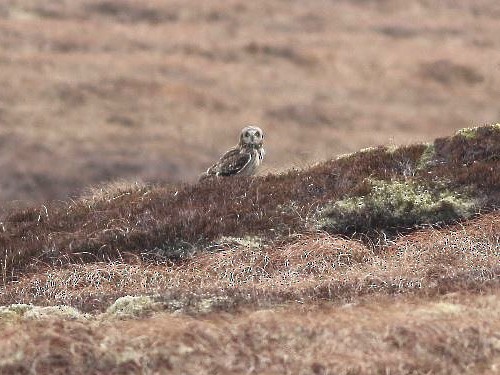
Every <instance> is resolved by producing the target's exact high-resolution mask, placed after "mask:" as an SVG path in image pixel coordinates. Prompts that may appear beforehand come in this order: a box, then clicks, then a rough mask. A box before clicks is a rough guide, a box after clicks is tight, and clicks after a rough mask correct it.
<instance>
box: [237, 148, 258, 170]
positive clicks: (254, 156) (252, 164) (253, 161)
mask: <svg viewBox="0 0 500 375" xmlns="http://www.w3.org/2000/svg"><path fill="white" fill-rule="evenodd" d="M250 155H251V157H250V161H249V162H248V163H247V164H246V165H245V167H244V168H242V169H241V171H240V172H239V173H238V174H239V175H240V176H252V175H253V174H255V171H256V170H257V168H258V167H259V166H260V164H261V163H262V155H263V152H261V150H256V149H252V150H251V151H250Z"/></svg>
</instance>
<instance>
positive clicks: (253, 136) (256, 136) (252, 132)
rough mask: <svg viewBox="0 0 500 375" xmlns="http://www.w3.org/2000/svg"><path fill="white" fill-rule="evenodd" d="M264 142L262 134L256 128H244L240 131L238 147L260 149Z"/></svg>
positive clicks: (259, 129)
mask: <svg viewBox="0 0 500 375" xmlns="http://www.w3.org/2000/svg"><path fill="white" fill-rule="evenodd" d="M263 141H264V133H263V132H262V129H261V128H259V127H257V126H246V127H244V128H243V129H242V130H241V134H240V146H242V147H253V148H261V147H262V142H263Z"/></svg>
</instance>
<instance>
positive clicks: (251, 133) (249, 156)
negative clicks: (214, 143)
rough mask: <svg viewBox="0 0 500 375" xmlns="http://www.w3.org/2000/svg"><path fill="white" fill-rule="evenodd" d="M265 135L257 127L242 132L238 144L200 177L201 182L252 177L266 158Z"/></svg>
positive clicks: (248, 127) (246, 128) (250, 127)
mask: <svg viewBox="0 0 500 375" xmlns="http://www.w3.org/2000/svg"><path fill="white" fill-rule="evenodd" d="M263 141H264V133H263V132H262V129H261V128H259V127H257V126H247V127H245V128H243V129H242V130H241V133H240V139H239V142H238V144H237V145H236V146H235V147H233V148H231V149H229V150H228V151H226V153H225V154H224V155H222V157H221V158H220V160H219V161H218V162H217V163H215V164H214V165H212V166H211V167H210V168H208V169H207V171H206V172H205V173H203V174H202V175H201V176H200V181H201V180H203V179H206V178H209V177H213V176H251V175H253V174H254V173H255V172H256V171H257V168H258V167H259V166H260V164H261V163H262V159H263V158H264V147H263Z"/></svg>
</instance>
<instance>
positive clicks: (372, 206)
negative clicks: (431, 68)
mask: <svg viewBox="0 0 500 375" xmlns="http://www.w3.org/2000/svg"><path fill="white" fill-rule="evenodd" d="M370 184H371V191H370V193H369V194H367V195H365V196H360V197H350V198H346V199H343V200H340V201H336V202H333V203H332V204H329V205H326V206H325V207H324V208H323V209H322V210H320V212H319V226H320V228H322V229H325V230H333V231H337V232H338V231H340V232H350V231H358V230H362V231H366V230H370V229H373V230H377V229H392V228H396V227H397V228H402V227H405V226H406V227H410V226H413V225H416V224H424V223H425V224H435V223H441V222H449V221H451V220H455V219H459V218H467V217H469V216H471V215H472V214H473V213H474V212H475V211H476V209H477V207H478V204H477V202H476V201H475V200H474V199H471V198H469V197H467V196H465V195H463V194H459V193H457V192H451V191H449V190H446V189H443V190H439V191H431V190H429V189H428V188H426V187H425V186H422V185H418V184H416V183H414V182H411V181H389V182H387V181H377V180H375V181H370Z"/></svg>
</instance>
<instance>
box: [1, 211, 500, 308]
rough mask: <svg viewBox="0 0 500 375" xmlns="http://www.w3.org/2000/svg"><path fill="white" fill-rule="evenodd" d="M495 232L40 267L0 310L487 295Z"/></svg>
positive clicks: (230, 248)
mask: <svg viewBox="0 0 500 375" xmlns="http://www.w3.org/2000/svg"><path fill="white" fill-rule="evenodd" d="M499 232H500V216H499V215H498V213H492V214H488V215H483V216H481V217H480V218H478V219H475V220H473V221H470V222H468V223H466V224H461V225H456V226H453V227H449V228H445V229H441V230H435V229H428V230H425V231H421V232H416V233H413V234H409V235H406V236H402V237H400V238H398V239H397V240H396V241H395V242H394V243H392V244H387V245H386V246H384V247H375V248H374V247H368V246H367V245H365V244H363V243H362V242H359V241H355V240H347V239H341V238H338V237H333V236H330V235H328V234H325V233H323V234H310V235H297V236H295V238H292V239H289V240H288V243H284V244H282V245H277V244H275V245H272V244H271V245H259V246H257V245H244V244H243V245H242V244H235V243H231V242H225V243H222V244H219V245H217V246H214V247H213V248H212V250H211V251H210V252H208V253H203V254H199V255H197V256H195V257H193V258H191V259H189V260H186V261H185V262H183V263H181V264H172V263H170V264H169V263H162V264H154V263H151V262H141V261H138V260H137V261H135V262H132V263H123V262H109V263H89V264H72V265H68V266H64V267H62V268H59V267H58V268H48V269H47V268H45V267H43V266H42V267H40V265H39V269H38V271H37V273H36V274H34V275H32V276H29V277H25V278H23V279H21V280H20V281H18V282H15V283H11V284H10V285H8V286H7V287H6V288H5V289H4V290H3V292H2V294H1V295H0V303H1V304H10V303H15V302H17V303H34V304H37V305H54V304H66V305H72V306H74V307H77V308H79V309H81V310H84V311H103V310H104V309H106V308H107V306H108V305H109V304H111V303H112V302H113V301H114V300H115V299H116V298H118V297H121V296H125V295H142V294H148V295H156V296H158V297H156V298H157V299H158V301H164V302H166V303H167V306H166V308H167V309H171V310H179V309H180V310H182V311H186V312H190V313H193V314H197V313H199V312H200V311H198V309H199V308H200V303H203V301H204V300H206V299H207V298H213V297H221V298H220V299H219V300H217V301H216V303H215V304H214V306H209V310H210V309H216V310H218V309H222V310H229V311H231V310H234V309H235V308H236V309H238V308H240V307H241V306H248V305H251V306H270V305H273V304H276V303H283V302H289V301H302V302H304V303H306V302H307V303H310V302H319V301H324V300H328V301H336V302H347V301H356V300H358V299H359V298H362V297H364V296H373V295H376V296H387V295H399V294H410V295H418V296H422V297H423V296H433V295H441V294H444V293H451V292H459V291H461V292H465V291H468V292H474V293H478V292H486V291H489V290H492V289H493V290H495V289H496V288H498V286H499V284H498V281H499V277H500V267H499V264H500V252H499V249H500V236H499V235H498V233H499ZM250 244H251V243H250ZM44 268H45V270H44V271H42V270H43V269H44ZM174 302H175V303H174ZM201 312H204V311H201Z"/></svg>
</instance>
